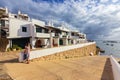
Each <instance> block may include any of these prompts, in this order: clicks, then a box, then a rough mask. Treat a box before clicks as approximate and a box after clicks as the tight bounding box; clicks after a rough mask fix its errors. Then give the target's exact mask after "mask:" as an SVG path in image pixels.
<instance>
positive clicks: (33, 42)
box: [30, 37, 36, 49]
mask: <svg viewBox="0 0 120 80" xmlns="http://www.w3.org/2000/svg"><path fill="white" fill-rule="evenodd" d="M35 42H36V39H35V38H33V37H32V38H30V44H31V46H32V49H35Z"/></svg>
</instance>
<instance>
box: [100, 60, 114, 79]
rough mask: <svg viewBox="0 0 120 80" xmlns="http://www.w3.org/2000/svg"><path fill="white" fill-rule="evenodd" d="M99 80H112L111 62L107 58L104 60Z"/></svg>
mask: <svg viewBox="0 0 120 80" xmlns="http://www.w3.org/2000/svg"><path fill="white" fill-rule="evenodd" d="M98 67H99V66H98ZM101 80H114V78H113V72H112V65H111V62H110V59H109V58H107V59H106V63H105V66H104V70H103V73H102V77H101Z"/></svg>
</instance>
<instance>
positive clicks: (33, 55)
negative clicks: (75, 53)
mask: <svg viewBox="0 0 120 80" xmlns="http://www.w3.org/2000/svg"><path fill="white" fill-rule="evenodd" d="M91 44H95V42H89V43H84V44H77V45H71V46H62V47H56V48H48V49H43V50H36V51H31V52H30V59H34V58H39V57H42V56H46V55H51V54H55V53H58V52H63V51H67V50H70V49H75V48H80V47H84V46H88V45H91Z"/></svg>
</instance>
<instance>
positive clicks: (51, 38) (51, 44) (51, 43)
mask: <svg viewBox="0 0 120 80" xmlns="http://www.w3.org/2000/svg"><path fill="white" fill-rule="evenodd" d="M49 33H50V47H51V48H52V47H53V37H52V32H51V30H50V31H49Z"/></svg>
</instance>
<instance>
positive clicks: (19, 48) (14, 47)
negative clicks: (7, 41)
mask: <svg viewBox="0 0 120 80" xmlns="http://www.w3.org/2000/svg"><path fill="white" fill-rule="evenodd" d="M12 49H16V50H22V48H21V47H19V46H18V45H13V47H12Z"/></svg>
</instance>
